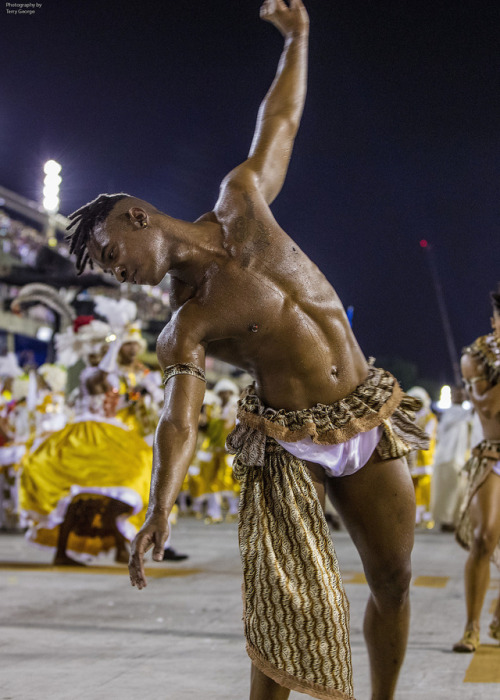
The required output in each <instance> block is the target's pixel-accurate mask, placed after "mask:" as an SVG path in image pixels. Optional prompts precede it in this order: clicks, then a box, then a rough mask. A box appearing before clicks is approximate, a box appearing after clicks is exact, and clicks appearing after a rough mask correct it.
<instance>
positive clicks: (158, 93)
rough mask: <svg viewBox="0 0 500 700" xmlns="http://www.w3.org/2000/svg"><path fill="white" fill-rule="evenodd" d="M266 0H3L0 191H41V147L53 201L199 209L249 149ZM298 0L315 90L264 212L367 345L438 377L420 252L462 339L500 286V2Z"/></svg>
mask: <svg viewBox="0 0 500 700" xmlns="http://www.w3.org/2000/svg"><path fill="white" fill-rule="evenodd" d="M259 6H260V3H259V2H258V1H257V0H203V1H202V0H190V1H188V0H179V1H178V2H173V0H164V1H163V2H160V1H157V2H151V1H150V0H141V2H136V3H127V2H117V1H113V2H109V1H108V2H104V1H100V2H95V1H94V0H85V1H84V2H82V1H79V2H77V1H76V0H65V1H61V0H42V7H41V8H40V9H37V10H36V11H35V14H34V15H31V16H29V15H17V16H13V15H7V14H5V8H4V6H2V7H1V8H0V11H1V12H2V13H3V16H2V18H1V22H0V65H1V67H2V71H1V75H2V77H1V79H0V185H3V186H4V187H7V188H9V189H11V190H14V191H16V192H18V193H20V194H23V195H25V196H27V197H30V198H32V199H35V200H39V199H40V194H41V182H42V173H41V171H42V165H43V163H44V162H45V160H47V159H49V158H54V159H55V160H58V161H59V162H60V163H61V164H62V166H63V171H62V175H63V183H62V192H61V212H62V213H63V214H69V213H70V212H71V211H73V210H74V209H76V208H77V207H79V206H81V205H82V204H84V203H85V202H87V201H89V200H90V199H93V198H94V197H96V196H97V195H98V194H100V193H101V192H109V193H112V192H120V191H124V192H128V193H129V194H133V195H136V196H138V197H141V198H144V199H146V200H149V201H150V202H151V203H153V204H154V205H155V206H157V207H158V208H160V209H161V210H163V211H165V212H167V213H168V214H170V215H172V216H175V217H179V218H183V219H188V220H193V219H195V218H197V217H198V216H200V215H201V214H202V213H204V212H205V211H208V210H210V209H211V208H212V206H213V204H214V202H215V200H216V198H217V192H218V186H219V183H220V181H221V179H222V178H223V177H224V175H225V174H226V172H227V171H229V170H230V169H231V168H232V167H234V166H235V165H237V164H238V163H239V162H241V161H242V160H244V158H245V157H246V154H247V151H248V148H249V146H250V142H251V138H252V134H253V129H254V125H255V118H256V114H257V109H258V106H259V103H260V101H261V99H262V98H263V96H264V94H265V92H266V90H267V88H268V87H269V85H270V83H271V81H272V78H273V76H274V73H275V70H276V66H277V61H278V58H279V55H280V52H281V48H282V39H281V36H280V35H279V33H278V31H277V30H276V29H275V28H274V27H272V26H271V25H268V24H266V23H264V22H262V21H261V20H260V19H259V14H258V13H259ZM307 8H308V10H309V14H310V20H311V31H310V64H309V89H308V96H307V101H306V107H305V110H304V116H303V120H302V124H301V128H300V131H299V134H298V137H297V140H296V144H295V150H294V154H293V157H292V162H291V165H290V170H289V174H288V177H287V180H286V182H285V185H284V188H283V190H282V192H281V194H280V195H279V197H278V198H277V200H276V201H275V203H274V204H273V207H272V208H273V212H274V214H275V216H276V218H277V220H278V222H279V223H280V224H281V226H282V227H283V228H284V229H285V230H286V231H287V232H288V233H289V234H290V235H291V236H292V237H293V238H295V240H296V241H297V242H298V243H299V245H300V246H301V247H302V248H303V250H304V251H305V252H306V253H308V254H309V256H310V257H311V258H312V259H313V260H314V261H315V262H316V263H318V264H319V266H320V267H321V268H322V270H323V271H324V272H325V274H326V275H327V277H328V279H329V280H330V281H331V282H332V284H333V285H334V287H335V288H336V289H337V291H338V293H339V295H340V297H341V299H342V301H343V302H344V304H345V305H346V306H347V305H352V306H354V309H355V310H354V324H353V325H354V330H355V332H356V335H357V337H358V339H359V342H360V344H361V346H362V348H363V350H364V352H365V353H366V355H374V356H376V357H381V358H395V357H399V358H402V359H403V360H406V361H408V362H412V363H414V364H416V365H417V366H418V372H419V378H429V379H432V380H434V381H436V382H437V381H439V382H443V381H447V382H450V381H452V379H453V376H452V371H451V364H450V360H449V356H448V352H447V348H446V343H445V336H444V332H443V326H442V323H441V318H440V315H439V310H438V307H437V303H436V293H435V289H434V287H433V283H432V277H431V273H430V267H429V260H428V256H429V255H432V256H433V257H434V261H435V264H436V267H437V269H438V272H439V277H440V281H441V283H442V290H443V293H444V297H445V300H446V304H447V307H448V311H449V316H450V321H451V326H452V329H453V333H454V336H455V342H456V346H457V348H458V349H459V350H460V348H461V347H462V346H463V345H464V344H466V343H469V342H471V341H472V340H473V339H474V338H475V337H477V336H478V335H480V334H483V333H486V332H488V331H489V327H490V326H489V317H490V305H489V300H488V292H489V290H490V289H493V288H494V287H495V286H496V283H497V281H500V255H499V222H500V197H499V194H500V89H499V88H500V80H499V75H500V51H499V43H500V42H499V38H500V37H499V32H500V6H499V4H498V3H496V7H494V3H491V2H487V3H486V2H481V1H475V2H441V3H439V2H434V3H426V2H412V3H410V2H404V1H402V0H401V1H397V2H396V1H395V2H390V3H386V2H351V1H349V0H346V1H344V2H329V1H328V0H310V1H309V3H308V4H307ZM423 238H425V239H427V240H428V241H429V242H430V243H431V244H432V250H431V251H430V252H429V248H428V249H427V250H426V251H424V249H422V248H421V247H420V245H419V241H420V240H421V239H423ZM406 388H407V387H406Z"/></svg>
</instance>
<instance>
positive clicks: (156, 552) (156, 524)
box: [128, 513, 169, 590]
mask: <svg viewBox="0 0 500 700" xmlns="http://www.w3.org/2000/svg"><path fill="white" fill-rule="evenodd" d="M168 533H169V524H168V516H167V515H166V514H164V513H160V514H158V513H155V514H151V515H148V516H147V518H146V522H145V523H144V525H143V526H142V528H141V529H140V530H139V532H138V533H137V535H136V537H135V539H134V541H133V542H132V546H131V548H130V559H129V562H128V570H129V574H130V583H131V584H132V586H136V587H137V588H138V589H139V590H141V589H142V588H146V586H147V585H148V584H147V580H146V574H145V572H144V555H145V554H146V552H148V551H149V550H150V549H151V547H153V559H154V561H162V560H163V552H164V549H165V542H166V541H167V538H168Z"/></svg>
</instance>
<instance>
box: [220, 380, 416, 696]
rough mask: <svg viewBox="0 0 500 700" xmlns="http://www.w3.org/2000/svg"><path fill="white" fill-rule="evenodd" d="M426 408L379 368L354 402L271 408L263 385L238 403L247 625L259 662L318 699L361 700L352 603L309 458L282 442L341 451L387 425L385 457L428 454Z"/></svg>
mask: <svg viewBox="0 0 500 700" xmlns="http://www.w3.org/2000/svg"><path fill="white" fill-rule="evenodd" d="M420 406H421V403H420V401H419V400H418V399H414V398H412V397H410V396H407V395H406V394H404V393H403V391H402V389H401V388H400V387H399V385H398V383H397V381H396V379H395V378H394V377H393V376H392V375H391V374H389V373H388V372H386V371H384V370H382V369H378V368H374V367H370V369H369V375H368V377H367V379H366V380H365V381H364V382H363V383H362V384H360V385H359V386H358V387H357V388H356V389H355V390H354V391H353V392H352V393H351V394H350V395H349V396H347V397H345V398H344V399H341V400H340V401H338V402H336V403H334V404H331V405H324V404H317V405H316V406H314V407H313V408H310V409H305V410H302V411H284V410H275V409H272V408H268V407H265V406H264V405H263V404H262V402H261V401H260V399H259V397H258V396H257V395H256V394H255V390H254V387H253V386H251V387H249V388H248V389H247V390H246V394H245V395H244V396H243V398H242V399H241V400H240V402H239V407H238V421H239V422H238V424H237V426H236V428H235V429H234V430H233V432H232V433H231V434H230V435H229V437H228V439H227V448H228V450H229V451H230V452H232V453H234V454H236V458H235V461H234V465H233V469H234V473H235V476H236V478H238V480H239V481H240V483H241V497H240V518H239V545H240V553H241V559H242V564H243V578H244V581H243V600H244V625H245V636H246V640H247V652H248V654H249V656H250V658H251V660H252V662H253V663H254V665H255V666H256V667H257V668H258V669H259V670H260V671H262V672H263V673H264V674H265V675H267V676H268V677H270V678H272V679H273V680H275V681H276V682H277V683H279V684H280V685H282V686H284V687H286V688H290V689H291V690H295V691H298V692H302V693H305V694H309V695H310V696H312V697H315V698H320V699H326V698H343V699H347V698H349V699H352V698H353V689H352V669H351V649H350V642H349V604H348V601H347V598H346V595H345V591H344V587H343V584H342V580H341V576H340V571H339V566H338V563H337V557H336V554H335V550H334V547H333V543H332V540H331V537H330V532H329V529H328V525H327V523H326V521H325V518H324V514H323V509H322V507H321V504H320V502H319V499H318V497H317V494H316V489H315V487H314V484H313V482H312V480H311V478H310V476H309V471H308V469H307V467H306V465H305V462H303V461H302V460H300V459H298V458H297V457H294V456H293V455H291V454H290V453H289V452H287V451H286V450H285V449H284V448H283V447H281V446H280V445H279V444H278V442H276V440H282V441H285V442H296V441H299V440H302V439H304V438H305V437H307V436H310V437H311V438H312V440H313V442H314V443H316V444H321V445H334V444H340V443H341V442H346V441H347V440H349V439H351V438H352V437H354V436H355V435H357V434H359V433H362V432H366V431H368V430H372V429H373V428H376V427H377V426H382V427H383V432H382V437H381V439H380V442H379V444H378V446H377V448H376V449H377V451H378V453H379V455H380V457H381V458H382V459H395V458H398V457H403V456H405V455H407V454H408V453H409V452H410V451H411V450H414V449H421V448H425V447H426V446H427V445H428V438H427V436H426V435H425V434H424V433H423V432H422V431H421V430H420V429H419V428H418V427H417V426H416V425H415V422H414V419H415V412H416V411H418V410H419V408H420Z"/></svg>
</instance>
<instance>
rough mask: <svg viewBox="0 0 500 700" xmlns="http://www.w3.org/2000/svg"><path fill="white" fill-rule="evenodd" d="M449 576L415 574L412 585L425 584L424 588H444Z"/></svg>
mask: <svg viewBox="0 0 500 700" xmlns="http://www.w3.org/2000/svg"><path fill="white" fill-rule="evenodd" d="M449 580H450V577H449V576H417V577H416V578H415V579H413V585H414V586H425V588H444V587H445V586H446V584H447V583H448V581H449Z"/></svg>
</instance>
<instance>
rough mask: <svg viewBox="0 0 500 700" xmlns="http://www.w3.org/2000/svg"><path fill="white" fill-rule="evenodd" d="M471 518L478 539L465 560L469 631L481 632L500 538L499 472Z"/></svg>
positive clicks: (482, 489) (489, 481)
mask: <svg viewBox="0 0 500 700" xmlns="http://www.w3.org/2000/svg"><path fill="white" fill-rule="evenodd" d="M470 518H471V522H472V526H473V529H474V539H473V542H472V545H471V549H470V553H469V556H468V557H467V561H466V563H465V604H466V610H467V620H466V623H465V631H466V632H468V631H474V632H477V633H479V627H480V618H481V610H482V609H483V604H484V598H485V596H486V591H487V590H488V585H489V582H490V557H491V555H492V553H493V550H494V549H495V547H496V545H497V543H498V541H499V540H500V478H499V477H498V476H497V474H490V475H489V476H488V477H487V479H486V480H485V482H484V483H483V484H482V485H481V486H480V487H479V489H478V490H477V492H476V494H475V495H474V496H473V498H472V501H471V505H470ZM498 611H499V606H497V612H498ZM462 646H463V645H462ZM470 646H471V647H472V646H473V645H472V644H471V645H470ZM459 647H460V643H457V644H456V645H455V647H454V649H455V651H474V649H473V648H470V649H467V648H461V647H460V648H459Z"/></svg>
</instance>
